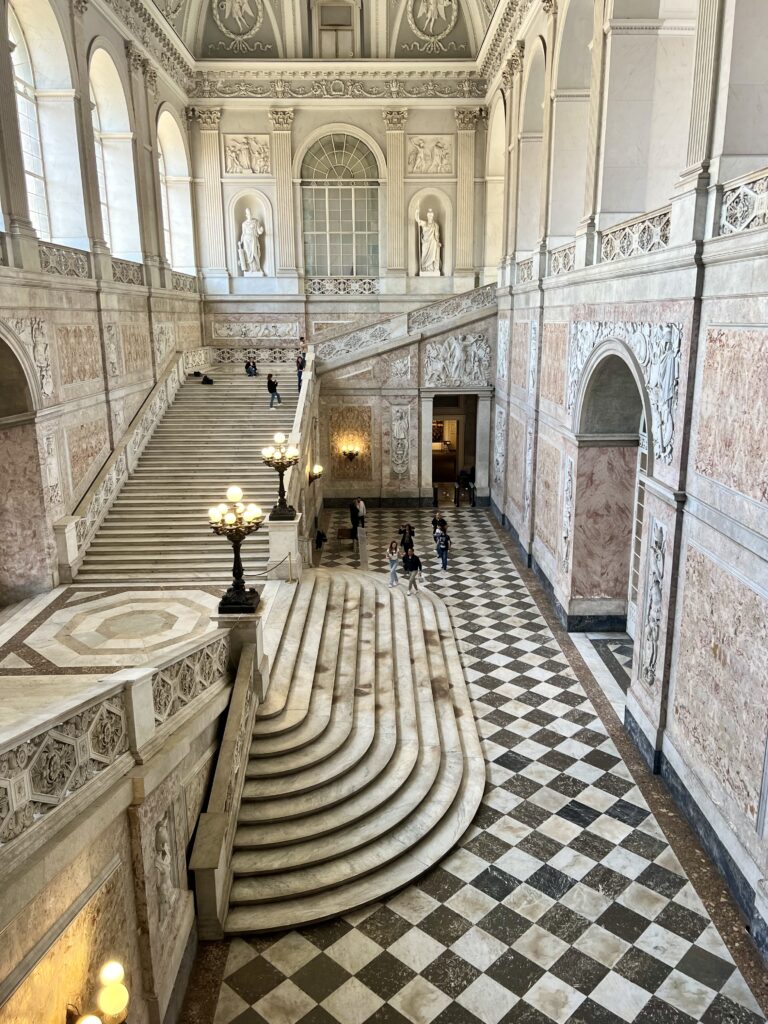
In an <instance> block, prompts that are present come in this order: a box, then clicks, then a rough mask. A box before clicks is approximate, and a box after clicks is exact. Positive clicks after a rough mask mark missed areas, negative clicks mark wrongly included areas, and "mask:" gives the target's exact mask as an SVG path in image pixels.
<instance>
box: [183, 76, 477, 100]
mask: <svg viewBox="0 0 768 1024" xmlns="http://www.w3.org/2000/svg"><path fill="white" fill-rule="evenodd" d="M273 74H274V73H273V72H269V71H266V72H261V73H259V72H253V71H251V72H240V71H238V72H232V71H216V72H213V71H198V72H197V74H196V75H195V79H194V82H193V84H192V86H191V89H190V92H189V96H190V98H191V99H226V98H228V97H241V98H245V99H272V100H290V99H296V100H302V99H304V100H306V99H318V100H328V99H336V100H367V99H384V100H386V99H392V100H400V99H482V98H483V97H484V96H485V94H486V91H487V83H486V80H485V79H484V78H480V77H477V76H475V75H474V74H473V73H472V72H465V73H457V74H456V75H455V76H453V77H451V78H442V77H441V78H439V79H436V78H434V77H429V78H425V77H423V74H422V75H420V74H419V73H418V72H400V73H399V74H398V75H397V77H394V76H392V75H391V73H388V72H363V73H357V74H355V73H350V74H339V76H338V77H337V78H327V77H324V73H323V72H319V71H314V72H313V71H306V72H303V73H293V74H292V77H291V78H290V79H286V78H274V77H272V75H273Z"/></svg>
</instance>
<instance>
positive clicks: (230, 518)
mask: <svg viewBox="0 0 768 1024" xmlns="http://www.w3.org/2000/svg"><path fill="white" fill-rule="evenodd" d="M224 522H225V523H226V524H227V526H234V525H235V523H236V522H237V516H236V515H235V513H234V512H227V514H226V515H225V516H224Z"/></svg>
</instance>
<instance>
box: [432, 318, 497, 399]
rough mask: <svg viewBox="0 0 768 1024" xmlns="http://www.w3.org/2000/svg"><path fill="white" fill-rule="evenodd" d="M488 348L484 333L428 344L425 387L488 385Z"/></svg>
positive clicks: (451, 336) (453, 336)
mask: <svg viewBox="0 0 768 1024" xmlns="http://www.w3.org/2000/svg"><path fill="white" fill-rule="evenodd" d="M491 383H492V381H491V346H490V343H489V341H488V338H487V337H486V335H485V333H484V332H482V331H481V332H479V333H478V334H451V335H449V336H448V337H447V338H438V339H436V340H435V341H428V342H427V344H426V346H425V349H424V384H425V386H426V387H445V386H449V387H467V386H472V385H475V386H476V385H481V386H487V385H489V384H491Z"/></svg>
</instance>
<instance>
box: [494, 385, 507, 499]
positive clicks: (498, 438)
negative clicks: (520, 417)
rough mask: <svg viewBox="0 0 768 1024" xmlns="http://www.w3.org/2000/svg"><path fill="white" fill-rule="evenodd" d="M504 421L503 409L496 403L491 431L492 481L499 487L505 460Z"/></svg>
mask: <svg viewBox="0 0 768 1024" xmlns="http://www.w3.org/2000/svg"><path fill="white" fill-rule="evenodd" d="M505 422H506V420H505V416H504V409H503V408H502V407H501V406H500V405H497V406H496V424H495V428H494V433H493V482H494V484H496V486H497V487H500V486H501V484H502V483H503V481H504V465H505V461H506V459H505V454H506V445H505V443H504V441H505V438H504V434H505V429H504V427H505Z"/></svg>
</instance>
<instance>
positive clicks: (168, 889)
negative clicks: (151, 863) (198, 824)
mask: <svg viewBox="0 0 768 1024" xmlns="http://www.w3.org/2000/svg"><path fill="white" fill-rule="evenodd" d="M155 872H156V876H157V883H156V884H157V910H158V917H159V918H160V921H161V922H162V920H163V918H164V917H165V916H166V915H167V914H168V912H169V910H170V909H171V907H172V906H173V904H174V901H175V899H176V891H177V889H176V885H175V883H174V864H173V851H172V846H171V835H170V831H169V827H168V815H167V814H166V815H165V817H164V818H163V819H162V820H161V821H159V822H158V823H157V825H156V826H155Z"/></svg>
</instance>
